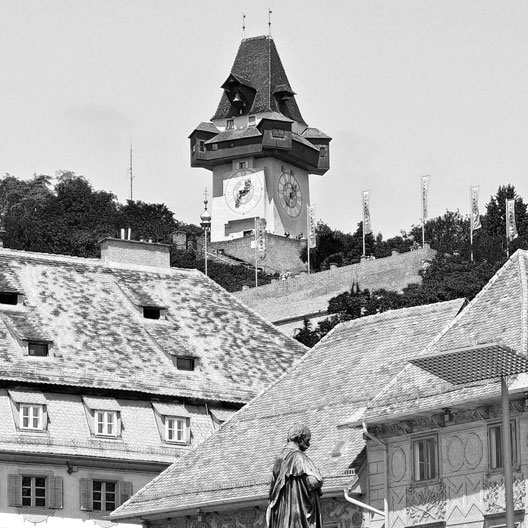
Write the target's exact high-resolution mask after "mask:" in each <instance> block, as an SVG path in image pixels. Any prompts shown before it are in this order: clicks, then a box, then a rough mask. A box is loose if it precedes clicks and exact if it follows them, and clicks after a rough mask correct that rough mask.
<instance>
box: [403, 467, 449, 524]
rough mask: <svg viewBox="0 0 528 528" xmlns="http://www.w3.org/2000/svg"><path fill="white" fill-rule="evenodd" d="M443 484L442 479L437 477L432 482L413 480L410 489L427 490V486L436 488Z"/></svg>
mask: <svg viewBox="0 0 528 528" xmlns="http://www.w3.org/2000/svg"><path fill="white" fill-rule="evenodd" d="M441 482H442V479H441V478H440V477H437V478H435V479H431V480H413V481H412V482H411V483H410V484H409V488H410V489H413V488H425V487H426V486H436V485H437V484H441ZM417 526H421V525H417ZM428 526H429V525H428Z"/></svg>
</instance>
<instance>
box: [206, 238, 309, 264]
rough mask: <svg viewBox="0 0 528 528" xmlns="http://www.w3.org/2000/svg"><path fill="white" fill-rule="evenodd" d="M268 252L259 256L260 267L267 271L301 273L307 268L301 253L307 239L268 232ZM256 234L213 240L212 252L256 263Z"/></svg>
mask: <svg viewBox="0 0 528 528" xmlns="http://www.w3.org/2000/svg"><path fill="white" fill-rule="evenodd" d="M265 236H266V252H265V254H264V255H262V256H260V257H259V258H258V264H257V265H258V267H259V268H260V269H262V270H263V271H264V272H266V273H281V272H287V271H289V272H291V273H299V272H301V271H305V270H306V264H305V263H304V262H303V261H302V260H301V259H300V257H299V254H300V252H301V249H302V247H303V246H304V245H305V244H306V240H298V239H296V238H286V237H283V236H278V235H273V234H271V233H266V235H265ZM253 242H254V236H253V235H250V236H245V237H242V238H234V239H232V240H226V241H223V242H211V243H210V244H209V248H208V249H209V251H210V252H219V253H222V252H223V253H225V254H226V255H227V256H231V257H235V258H237V259H240V260H243V261H244V262H248V263H249V264H253V265H254V264H255V249H254V244H253Z"/></svg>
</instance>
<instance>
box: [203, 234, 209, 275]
mask: <svg viewBox="0 0 528 528" xmlns="http://www.w3.org/2000/svg"><path fill="white" fill-rule="evenodd" d="M208 231H209V230H208V229H207V228H205V229H204V236H205V276H206V277H207V232H208Z"/></svg>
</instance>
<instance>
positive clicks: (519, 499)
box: [483, 473, 526, 514]
mask: <svg viewBox="0 0 528 528" xmlns="http://www.w3.org/2000/svg"><path fill="white" fill-rule="evenodd" d="M483 495H484V509H485V512H486V513H488V514H489V513H502V512H504V511H505V510H506V506H505V504H506V500H505V493H504V476H503V475H489V476H488V478H487V479H486V481H485V483H484V494H483ZM525 500H526V484H525V481H524V476H523V475H522V473H516V474H514V476H513V504H514V508H515V510H523V509H524V503H525Z"/></svg>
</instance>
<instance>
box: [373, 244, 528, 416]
mask: <svg viewBox="0 0 528 528" xmlns="http://www.w3.org/2000/svg"><path fill="white" fill-rule="evenodd" d="M527 268H528V251H522V250H518V251H517V252H516V253H515V254H514V255H512V257H511V258H510V259H509V260H508V261H507V262H506V264H505V265H504V266H503V267H502V268H501V269H500V270H499V271H498V272H497V273H496V274H495V275H494V276H493V277H492V278H491V280H490V281H489V282H488V284H487V285H486V286H485V287H484V288H483V289H482V291H481V292H480V293H479V294H478V295H477V296H476V297H475V298H474V299H473V301H472V302H471V303H470V304H469V305H468V306H467V308H466V309H465V310H464V311H462V312H461V313H460V315H459V316H458V317H457V318H456V319H455V320H454V321H453V322H452V324H450V325H449V326H448V327H447V328H446V329H445V330H444V332H443V333H442V334H441V335H440V336H438V338H437V339H435V340H434V341H432V342H431V343H430V344H429V346H428V347H427V348H426V349H425V350H423V351H422V352H421V355H429V354H434V353H438V352H445V351H448V350H454V349H457V348H463V347H471V346H475V345H479V344H485V343H494V342H495V343H497V342H498V343H501V344H503V345H507V346H509V347H511V348H513V349H514V350H515V351H517V352H519V353H521V354H523V355H528V342H527V339H528V273H527ZM510 383H513V384H515V380H514V378H512V379H511V380H510ZM517 385H518V384H517ZM499 394H500V383H499V382H498V381H497V380H489V381H483V382H478V383H472V384H468V385H452V384H450V383H448V382H446V381H443V380H441V379H440V378H438V377H436V376H434V375H433V374H429V373H428V372H426V371H425V370H423V369H421V368H419V367H417V366H415V365H412V364H408V366H407V367H406V368H405V369H404V370H403V371H402V372H401V373H400V374H399V376H398V377H397V378H395V379H394V380H393V381H392V383H391V384H390V385H388V386H387V388H386V389H385V390H384V391H383V392H382V393H380V394H379V395H378V396H377V397H376V398H375V399H374V400H373V401H372V403H371V404H370V406H369V408H368V410H367V412H366V414H365V418H366V419H367V420H368V422H370V423H377V422H385V421H394V420H398V419H401V418H402V417H404V416H408V415H412V414H420V413H427V412H429V411H430V410H432V409H439V408H443V407H452V406H454V405H456V404H463V403H464V402H467V401H471V400H472V399H475V398H479V399H484V398H493V397H497V396H498V395H499Z"/></svg>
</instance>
